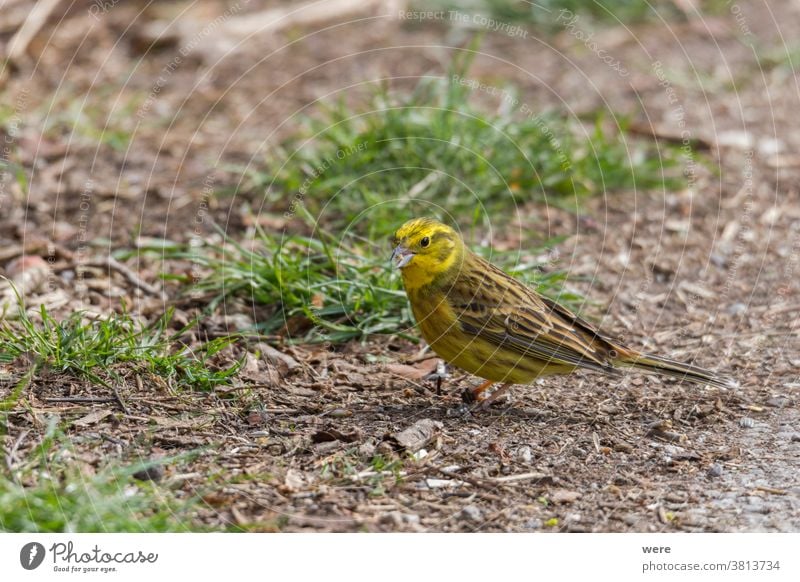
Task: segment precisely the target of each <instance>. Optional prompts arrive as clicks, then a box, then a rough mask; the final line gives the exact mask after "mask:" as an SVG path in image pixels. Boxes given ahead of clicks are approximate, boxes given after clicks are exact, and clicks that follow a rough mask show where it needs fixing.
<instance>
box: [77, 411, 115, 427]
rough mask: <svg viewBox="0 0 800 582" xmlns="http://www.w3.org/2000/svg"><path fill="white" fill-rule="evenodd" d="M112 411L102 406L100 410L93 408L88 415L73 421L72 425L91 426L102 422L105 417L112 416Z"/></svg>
mask: <svg viewBox="0 0 800 582" xmlns="http://www.w3.org/2000/svg"><path fill="white" fill-rule="evenodd" d="M111 414H112V413H111V411H110V410H108V409H107V408H100V409H98V410H93V411H92V412H90V413H89V414H87V415H86V416H83V417H81V418H79V419H77V420H74V421H72V426H89V425H92V424H95V423H98V422H100V421H101V420H103V419H104V418H105V417H107V416H110V415H111Z"/></svg>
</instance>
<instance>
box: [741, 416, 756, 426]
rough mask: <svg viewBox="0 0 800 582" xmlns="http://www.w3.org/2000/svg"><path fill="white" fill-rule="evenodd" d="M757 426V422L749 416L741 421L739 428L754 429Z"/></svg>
mask: <svg viewBox="0 0 800 582" xmlns="http://www.w3.org/2000/svg"><path fill="white" fill-rule="evenodd" d="M755 425H756V421H755V420H753V419H752V418H750V417H749V416H743V417H742V418H740V419H739V426H741V427H742V428H753V427H754V426H755Z"/></svg>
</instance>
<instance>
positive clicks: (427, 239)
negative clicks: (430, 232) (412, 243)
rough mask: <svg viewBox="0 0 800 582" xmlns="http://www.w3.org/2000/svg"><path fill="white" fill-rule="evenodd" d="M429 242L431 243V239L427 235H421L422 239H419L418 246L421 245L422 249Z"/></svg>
mask: <svg viewBox="0 0 800 582" xmlns="http://www.w3.org/2000/svg"><path fill="white" fill-rule="evenodd" d="M429 244H431V239H430V237H427V236H425V237H422V240H421V241H419V246H421V247H422V248H423V249H424V248H425V247H427V246H428V245H429Z"/></svg>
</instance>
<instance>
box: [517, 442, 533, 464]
mask: <svg viewBox="0 0 800 582" xmlns="http://www.w3.org/2000/svg"><path fill="white" fill-rule="evenodd" d="M517 456H518V457H519V460H520V461H522V462H523V463H525V464H530V462H531V461H532V460H533V453H531V448H530V447H529V446H528V445H524V446H521V447H520V448H519V449H517Z"/></svg>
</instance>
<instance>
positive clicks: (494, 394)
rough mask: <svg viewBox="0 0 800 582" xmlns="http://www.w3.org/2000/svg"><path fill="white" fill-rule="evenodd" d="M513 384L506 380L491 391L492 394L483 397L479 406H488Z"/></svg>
mask: <svg viewBox="0 0 800 582" xmlns="http://www.w3.org/2000/svg"><path fill="white" fill-rule="evenodd" d="M513 385H514V384H512V383H511V382H506V383H505V384H503V385H502V386H500V388H498V389H497V390H495V391H494V392H492V394H491V395H490V396H489V397H488V398H484V399H483V400H482V401H481V403H480V407H481V408H489V406H490V405H491V404H492V402H494V401H495V400H497V399H498V398H500V397H501V396H502V395H503V394H505V393H506V392H508V389H509V388H511V387H512V386H513Z"/></svg>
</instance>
